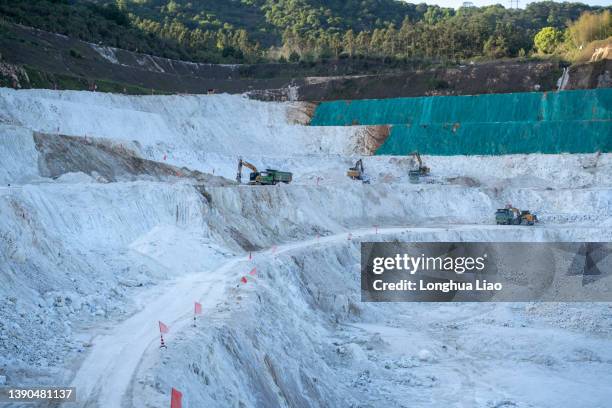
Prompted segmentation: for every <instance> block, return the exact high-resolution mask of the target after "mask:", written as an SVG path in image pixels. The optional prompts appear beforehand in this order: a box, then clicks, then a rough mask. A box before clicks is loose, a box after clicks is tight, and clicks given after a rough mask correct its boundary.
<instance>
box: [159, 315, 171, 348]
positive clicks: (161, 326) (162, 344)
mask: <svg viewBox="0 0 612 408" xmlns="http://www.w3.org/2000/svg"><path fill="white" fill-rule="evenodd" d="M169 331H170V329H169V328H168V326H166V325H165V324H163V323H162V322H161V321H160V322H159V342H160V344H159V348H168V347H166V343H165V342H164V333H168V332H169Z"/></svg>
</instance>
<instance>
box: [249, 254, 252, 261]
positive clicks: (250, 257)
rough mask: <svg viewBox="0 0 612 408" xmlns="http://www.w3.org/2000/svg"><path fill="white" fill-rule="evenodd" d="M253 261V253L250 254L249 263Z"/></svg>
mask: <svg viewBox="0 0 612 408" xmlns="http://www.w3.org/2000/svg"><path fill="white" fill-rule="evenodd" d="M251 259H253V253H252V252H249V261H250V260H251Z"/></svg>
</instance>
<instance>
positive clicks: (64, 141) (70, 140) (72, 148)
mask: <svg viewBox="0 0 612 408" xmlns="http://www.w3.org/2000/svg"><path fill="white" fill-rule="evenodd" d="M34 143H35V145H36V149H37V150H38V152H39V154H40V155H39V159H38V167H39V171H40V174H41V175H42V176H43V177H51V178H57V177H60V176H62V175H63V174H66V173H77V172H82V173H85V174H88V175H89V176H92V177H94V178H97V179H98V181H103V182H104V181H106V182H115V181H131V180H135V179H137V178H143V176H146V177H149V178H152V179H154V180H167V179H169V178H172V177H174V178H179V177H180V178H192V179H195V180H197V181H198V182H202V183H205V184H207V185H212V186H225V185H229V184H233V182H231V181H230V180H227V179H225V178H223V177H218V176H213V175H210V174H206V173H202V172H199V171H194V170H190V169H187V168H185V167H183V168H179V167H176V166H171V165H168V164H165V163H160V162H156V161H152V160H146V159H143V158H141V157H139V156H138V154H137V153H136V152H135V151H133V150H131V149H130V148H127V147H125V146H124V145H122V144H117V143H113V142H111V141H109V140H104V139H98V138H88V137H85V138H83V137H74V136H66V135H51V134H46V133H40V132H34Z"/></svg>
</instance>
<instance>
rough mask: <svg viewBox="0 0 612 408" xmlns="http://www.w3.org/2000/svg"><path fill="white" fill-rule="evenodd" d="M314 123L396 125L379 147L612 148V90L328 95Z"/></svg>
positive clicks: (455, 151) (487, 150) (456, 150)
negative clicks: (384, 96) (355, 97)
mask: <svg viewBox="0 0 612 408" xmlns="http://www.w3.org/2000/svg"><path fill="white" fill-rule="evenodd" d="M311 125H314V126H346V125H393V126H392V129H391V134H390V136H389V137H388V138H387V140H386V141H385V142H384V143H383V145H382V146H381V147H380V148H379V149H378V150H377V152H376V154H394V155H403V154H409V153H410V152H412V151H415V150H417V151H419V152H421V153H424V154H433V155H462V154H466V155H471V154H486V155H497V154H514V153H551V154H552V153H591V152H596V151H600V152H612V89H609V88H608V89H591V90H580V91H564V92H548V93H546V92H540V93H536V92H532V93H515V94H491V95H476V96H444V97H420V98H397V99H376V100H374V99H372V100H356V101H335V102H324V103H322V104H320V105H319V106H318V107H317V109H316V111H315V114H314V117H313V119H312V121H311Z"/></svg>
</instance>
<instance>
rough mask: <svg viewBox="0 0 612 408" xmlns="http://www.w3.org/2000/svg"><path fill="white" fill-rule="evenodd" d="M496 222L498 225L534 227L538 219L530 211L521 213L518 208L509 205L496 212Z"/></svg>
mask: <svg viewBox="0 0 612 408" xmlns="http://www.w3.org/2000/svg"><path fill="white" fill-rule="evenodd" d="M495 222H496V223H497V224H498V225H534V224H535V223H536V222H538V217H537V216H536V215H535V214H532V213H531V212H530V211H528V210H526V211H521V210H519V209H518V208H515V207H512V206H511V205H507V206H506V208H500V209H498V210H497V211H495Z"/></svg>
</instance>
